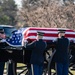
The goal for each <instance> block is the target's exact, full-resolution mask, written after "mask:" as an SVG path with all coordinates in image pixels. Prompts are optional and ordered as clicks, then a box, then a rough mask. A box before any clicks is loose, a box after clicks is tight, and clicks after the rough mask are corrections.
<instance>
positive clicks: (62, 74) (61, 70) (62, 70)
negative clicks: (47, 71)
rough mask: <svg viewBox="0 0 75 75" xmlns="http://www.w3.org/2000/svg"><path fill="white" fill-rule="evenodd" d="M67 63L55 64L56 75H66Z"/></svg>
mask: <svg viewBox="0 0 75 75" xmlns="http://www.w3.org/2000/svg"><path fill="white" fill-rule="evenodd" d="M68 67H69V64H68V63H56V73H57V75H68Z"/></svg>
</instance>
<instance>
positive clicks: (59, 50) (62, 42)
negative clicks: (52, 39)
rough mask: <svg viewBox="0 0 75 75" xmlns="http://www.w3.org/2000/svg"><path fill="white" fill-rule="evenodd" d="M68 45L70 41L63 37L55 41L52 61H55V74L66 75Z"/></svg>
mask: <svg viewBox="0 0 75 75" xmlns="http://www.w3.org/2000/svg"><path fill="white" fill-rule="evenodd" d="M69 45H70V42H69V40H68V39H67V38H65V37H61V38H58V39H57V41H56V53H55V56H54V61H55V62H56V71H57V75H68V66H69Z"/></svg>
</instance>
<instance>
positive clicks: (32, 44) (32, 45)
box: [26, 41, 36, 49]
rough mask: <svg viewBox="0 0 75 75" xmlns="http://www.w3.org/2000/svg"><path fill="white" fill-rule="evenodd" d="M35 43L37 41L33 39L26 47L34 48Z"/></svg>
mask: <svg viewBox="0 0 75 75" xmlns="http://www.w3.org/2000/svg"><path fill="white" fill-rule="evenodd" d="M35 44H36V41H33V42H32V43H29V44H27V45H26V48H27V49H31V48H34V47H35Z"/></svg>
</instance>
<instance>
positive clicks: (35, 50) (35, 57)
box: [26, 39, 47, 65]
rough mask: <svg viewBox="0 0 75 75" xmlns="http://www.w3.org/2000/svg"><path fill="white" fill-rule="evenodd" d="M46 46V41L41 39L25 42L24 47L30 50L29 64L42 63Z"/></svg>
mask: <svg viewBox="0 0 75 75" xmlns="http://www.w3.org/2000/svg"><path fill="white" fill-rule="evenodd" d="M46 46H47V44H46V42H44V41H43V40H42V39H39V40H38V41H33V42H32V43H30V44H27V46H26V48H28V49H29V50H32V54H31V59H30V63H31V64H37V65H43V63H44V51H45V49H46Z"/></svg>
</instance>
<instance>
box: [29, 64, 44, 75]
mask: <svg viewBox="0 0 75 75" xmlns="http://www.w3.org/2000/svg"><path fill="white" fill-rule="evenodd" d="M42 73H43V66H39V65H32V64H31V70H30V75H42Z"/></svg>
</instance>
